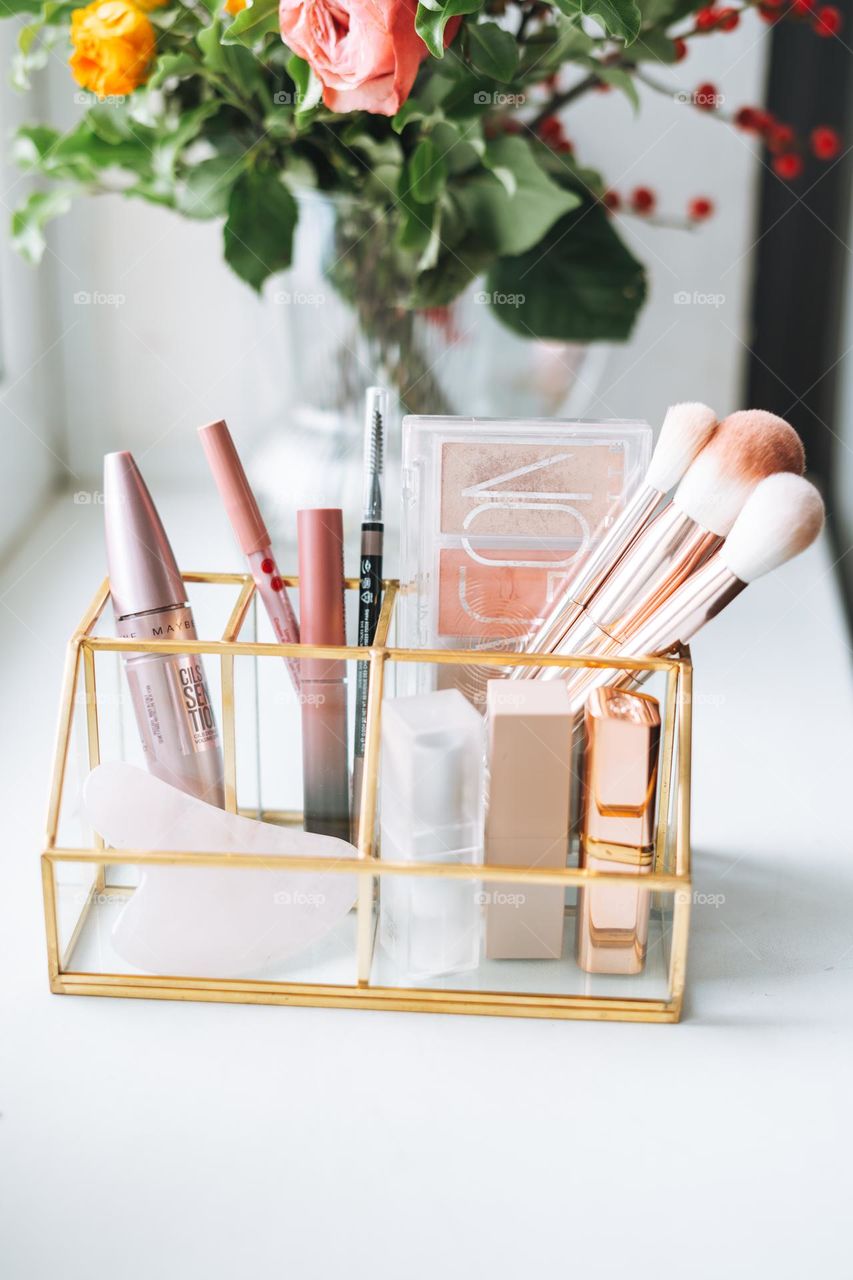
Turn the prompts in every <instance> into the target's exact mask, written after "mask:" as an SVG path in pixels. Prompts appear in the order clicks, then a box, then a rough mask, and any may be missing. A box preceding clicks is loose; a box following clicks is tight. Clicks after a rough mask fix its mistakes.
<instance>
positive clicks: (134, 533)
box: [104, 452, 225, 808]
mask: <svg viewBox="0 0 853 1280" xmlns="http://www.w3.org/2000/svg"><path fill="white" fill-rule="evenodd" d="M104 508H105V517H106V542H107V561H108V564H109V574H110V595H111V598H112V604H113V612H114V613H115V618H116V630H117V633H118V635H119V636H121V637H122V638H123V639H133V640H135V639H140V640H173V639H175V638H176V637H179V636H181V637H185V638H186V639H187V640H195V639H196V638H197V637H196V629H195V623H194V622H193V615H192V611H191V609H190V607H189V604H188V603H187V591H186V587H185V586H184V581H183V579H182V577H181V575H180V572H179V571H178V566H177V564H176V562H175V557H174V554H173V552H172V548H171V546H170V545H169V540H168V538H167V537H166V533H165V530H164V529H163V525H162V523H161V521H160V517H159V515H158V514H157V509H156V507H155V506H154V503H153V501H152V499H151V494H150V493H149V492H148V488H147V486H146V484H145V481H144V480H143V479H142V476H141V475H140V473H139V469H138V468H137V466H136V463H135V462H134V459H133V456H132V454H130V453H126V452H123V453H108V454H107V455H106V457H105V458H104ZM124 670H125V675H126V676H127V682H128V686H129V688H130V696H131V700H132V703H133V710H134V714H135V716H136V723H137V727H138V729H139V736H140V739H141V741H142V750H143V752H144V754H145V762H146V764H147V766H148V769H149V770H150V772H151V773H153V774H154V775H155V777H158V778H161V779H162V780H163V781H164V782H169V783H171V784H172V786H174V787H178V788H179V789H180V790H181V791H185V792H187V794H188V795H192V796H195V797H196V798H197V799H198V800H206V801H207V803H208V804H214V805H218V806H219V807H220V808H222V807H223V806H224V803H225V795H224V788H223V770H222V753H221V751H220V747H219V732H218V730H217V727H216V721H215V719H214V715H213V707H212V706H211V703H210V697H209V695H208V691H207V682H206V680H205V676H204V667H203V664H202V660H201V657H200V656H199V655H198V654H152V653H130V654H128V655H127V656H126V657H125V658H124Z"/></svg>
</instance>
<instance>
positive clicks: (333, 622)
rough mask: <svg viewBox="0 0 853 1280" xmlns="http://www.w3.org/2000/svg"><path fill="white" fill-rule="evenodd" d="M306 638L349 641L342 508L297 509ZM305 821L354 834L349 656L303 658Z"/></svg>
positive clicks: (326, 831)
mask: <svg viewBox="0 0 853 1280" xmlns="http://www.w3.org/2000/svg"><path fill="white" fill-rule="evenodd" d="M296 528H297V537H298V549H299V612H300V615H301V619H302V643H303V644H316V645H344V644H346V626H345V619H344V533H343V516H342V513H341V511H340V509H339V508H323V507H320V508H309V509H307V510H303V511H297V513H296ZM300 666H301V671H300V702H301V704H302V786H303V801H304V805H303V807H304V827H305V830H306V831H315V832H317V833H318V834H320V835H328V836H338V837H339V838H340V839H341V840H349V838H350V817H349V804H350V788H349V765H348V742H347V672H346V662H342V661H341V660H340V659H334V658H332V659H330V658H302V659H300Z"/></svg>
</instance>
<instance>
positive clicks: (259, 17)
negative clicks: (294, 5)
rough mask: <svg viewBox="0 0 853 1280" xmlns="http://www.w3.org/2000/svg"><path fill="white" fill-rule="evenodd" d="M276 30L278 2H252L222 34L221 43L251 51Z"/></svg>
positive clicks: (266, 0)
mask: <svg viewBox="0 0 853 1280" xmlns="http://www.w3.org/2000/svg"><path fill="white" fill-rule="evenodd" d="M278 29H279V27H278V0H252V2H251V4H249V5H248V6H247V8H245V9H241V11H240V12H239V13H238V14H237V16H236V18H235V19H234V21H233V22H231V23H229V25H228V26H227V27H226V28H225V30H224V31H223V32H222V42H223V44H242V45H245V46H246V48H247V49H253V48H254V47H255V46H256V45H257V44H258V43H259V42H260V41H261V40H263V38H264V36H267V35H269V34H270V32H272V31H275V32H277V31H278Z"/></svg>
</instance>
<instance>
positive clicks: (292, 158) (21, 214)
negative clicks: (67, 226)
mask: <svg viewBox="0 0 853 1280" xmlns="http://www.w3.org/2000/svg"><path fill="white" fill-rule="evenodd" d="M3 8H4V10H5V12H6V13H8V14H17V15H23V22H22V25H21V28H20V33H19V39H18V53H17V56H16V60H15V67H14V78H15V81H16V83H17V84H18V85H19V86H22V87H25V86H26V85H27V84H28V82H29V78H30V76H31V75H32V74H33V72H34V71H35V70H37V69H39V68H43V67H44V66H45V65H46V64H47V62H48V60H49V59H50V58H51V57H56V56H60V57H62V58H63V59H65V58H68V62H69V65H70V69H71V74H72V76H73V77H74V80H75V81H76V83H77V85H78V86H79V88H80V93H79V94H78V95H77V97H78V98H79V100H80V105H81V106H82V108H83V110H82V112H81V115H80V118H79V120H78V121H77V123H76V124H75V125H74V126H73V128H71V129H70V130H68V131H66V132H61V131H59V130H57V129H54V128H52V127H50V126H49V125H48V124H43V123H40V124H35V125H31V126H27V127H25V128H22V129H21V130H19V132H18V134H17V137H16V141H15V149H16V156H17V160H18V162H19V163H20V164H21V165H23V166H24V167H25V168H27V169H28V170H30V171H31V172H32V173H33V174H34V175H37V176H38V177H39V178H42V179H48V180H49V183H47V184H44V183H41V184H40V185H38V188H37V189H36V190H34V191H32V192H31V194H30V195H29V197H28V199H27V200H26V202H25V203H24V204H23V206H22V207H21V208H19V209H18V210H17V212H16V213H15V214H14V217H13V235H14V239H15V242H16V244H17V246H18V248H19V249H20V250H21V251H22V252H23V253H24V254H25V255H27V256H28V257H29V258H30V259H32V260H37V259H38V258H39V256H40V255H41V253H42V250H43V247H44V239H43V229H44V226H45V224H46V223H47V221H48V220H49V219H50V218H52V217H54V216H55V215H57V214H59V213H61V212H63V211H64V210H65V209H67V208H68V206H69V204H70V202H71V200H72V199H73V198H74V196H75V194H77V193H100V192H120V193H122V194H123V195H124V196H126V197H133V198H137V199H141V200H146V201H151V202H153V203H155V204H159V205H163V206H166V207H168V208H170V209H173V210H176V211H177V212H178V213H179V214H182V215H183V216H184V217H186V218H196V219H221V220H222V222H223V249H224V255H225V258H226V260H227V262H228V263H229V265H230V266H231V268H232V269H233V270H234V271H235V272H236V273H237V274H238V276H240V277H241V278H242V279H243V280H245V281H246V282H247V283H248V284H249V285H251V286H252V287H253V288H254V289H257V290H260V289H261V287H262V286H263V284H264V282H265V281H266V280H267V278H268V277H269V276H271V275H272V274H273V273H275V272H278V271H281V270H282V269H284V268H286V267H288V265H289V264H290V262H291V256H292V252H293V242H294V230H295V226H296V223H297V218H298V212H299V202H298V199H297V193H298V192H299V191H301V190H304V189H305V188H312V189H314V190H316V191H319V192H323V193H328V194H329V195H330V196H331V197H333V198H334V199H336V200H339V201H340V208H341V209H342V210H343V211H344V213H343V215H342V216H341V218H340V220H339V229H338V237H339V240H338V244H337V246H336V253H335V254H334V261H333V265H332V266H331V267H330V272H329V274H330V279H331V283H332V284H333V286H334V287H335V288H336V289H337V290H338V292H339V293H340V294H341V295H342V296H343V298H345V299H346V300H347V301H348V302H349V303H350V304H351V305H352V306H353V307H355V308H357V309H359V312H360V320H361V322H362V324H363V325H364V327H365V328H366V330H367V331H368V332H370V333H372V334H374V335H375V336H376V337H377V340H379V341H380V342H384V343H386V345H387V343H389V342H391V341H392V339H393V340H394V341H396V342H397V343H399V342H400V341H401V328H400V326H401V325H403V326H404V325H405V323H407V322H408V321H409V320H410V318H411V317H412V316H413V315H416V314H418V313H424V312H425V313H426V314H428V315H433V316H435V315H441V314H443V309H445V308H447V307H449V305H450V304H452V303H453V301H454V299H455V298H457V296H458V295H459V294H461V293H462V292H463V291H464V290H466V288H468V287H469V286H471V285H472V284H473V282H479V285H480V288H481V289H482V290H483V296H484V297H486V298H487V299H488V300H489V302H490V306H491V307H492V309H493V310H494V312H495V313H496V315H497V317H498V318H499V319H500V320H501V321H502V322H503V323H504V324H505V325H507V326H509V328H510V329H512V330H514V331H515V332H516V333H517V334H519V335H522V336H523V337H528V338H530V337H532V338H540V339H542V338H544V339H556V340H562V341H567V342H577V343H587V342H591V341H595V340H611V341H612V340H620V339H625V338H627V337H628V335H629V334H630V332H631V329H632V326H633V324H634V322H635V319H636V317H637V314H638V312H639V311H640V309H641V307H642V305H643V300H644V297H645V292H646V283H645V275H644V269H643V266H642V264H641V263H640V262H639V261H637V259H636V258H635V257H634V255H633V254H632V252H630V250H629V249H628V248H627V246H626V244H625V243H624V241H623V239H622V238H621V236H620V233H619V217H614V214H619V215H620V216H621V215H626V216H637V217H644V218H647V219H654V218H655V216H656V208H655V206H656V197H655V193H654V192H653V191H651V190H650V189H648V188H646V187H639V188H637V189H635V190H634V191H633V192H629V193H618V192H615V191H612V190H610V188H609V186H608V183H607V180H606V177H605V176H604V175H603V174H601V173H600V172H598V171H597V170H596V168H595V167H594V165H593V164H591V163H590V162H589V160H588V159H587V157H585V156H579V155H576V154H575V151H574V148H573V146H572V144H571V142H570V141H569V139H568V138H567V136H566V133H565V114H564V113H565V109H567V108H568V107H570V105H571V104H573V103H574V102H576V101H577V100H578V99H580V98H581V97H583V96H584V95H586V94H589V93H592V92H595V91H605V92H606V91H612V92H617V93H621V94H625V95H626V96H627V97H628V98H629V99H630V100H631V101H632V102H633V103H634V104H635V105H636V103H637V100H638V90H637V85H638V83H643V84H645V85H647V86H649V87H650V88H652V89H657V90H659V91H660V92H662V93H666V94H668V95H669V96H670V97H671V98H673V100H674V106H673V109H674V110H677V109H688V110H696V111H703V112H707V113H711V114H713V115H715V116H716V117H718V118H719V119H720V121H721V122H723V123H726V124H730V125H733V126H735V127H738V128H740V129H743V130H746V131H748V132H750V133H752V134H753V135H755V137H756V139H757V140H758V141H759V142H760V144H761V145H764V146H765V147H767V149H768V152H769V162H770V163H771V164H772V165H773V166H774V168H775V169H776V172H777V173H778V174H779V176H780V177H781V178H783V179H787V180H791V181H795V180H796V179H797V178H798V177H799V176H800V174H801V172H802V170H803V166H804V163H805V162H806V160H808V161H809V162H810V163H811V162H812V161H813V160H817V159H819V160H823V161H826V160H832V159H833V158H834V156H835V155H836V154H837V153H838V151H839V149H840V140H839V138H838V137H837V135H836V134H835V133H834V131H833V130H831V129H829V128H826V127H821V126H817V127H816V129H815V131H814V133H813V134H812V135H811V138H810V139H800V138H798V137H796V136H795V135H794V133H793V131H792V130H791V129H790V128H789V127H788V126H787V125H786V124H785V123H784V122H781V121H778V120H774V119H772V118H771V117H770V116H769V115H768V114H767V113H766V112H765V111H763V110H761V109H760V108H758V107H755V106H744V107H742V108H741V109H740V110H738V111H735V112H728V111H724V110H723V108H722V103H721V98H720V95H719V93H718V91H717V88H716V86H714V85H712V84H707V83H699V84H695V83H694V86H693V87H692V88H690V89H688V90H684V89H682V90H680V91H676V88H675V86H674V85H673V84H671V83H667V82H666V78H665V77H664V79H663V80H662V79H661V76H662V74H663V73H662V70H661V68H666V67H669V66H670V65H672V64H676V63H681V62H683V60H684V59H685V58H686V57H687V55H688V53H689V52H690V51H692V50H693V49H694V46H696V45H700V44H701V42H702V41H703V40H705V39H708V38H716V37H717V36H719V35H723V36H725V34H726V33H728V32H731V31H732V30H733V29H734V28H735V27H737V26H738V24H739V23H740V22H741V21H743V20H744V19H749V20H754V21H762V20H764V21H767V22H776V21H779V20H783V19H784V20H790V21H800V22H803V23H807V24H809V25H810V26H811V27H812V28H813V29H814V32H815V34H816V35H817V36H820V37H829V38H832V37H835V36H837V35H838V33H839V30H840V26H841V19H840V16H839V12H838V10H837V9H835V8H834V7H833V6H831V5H820V4H817V3H816V2H815V0H757V3H755V2H753V0H748V2H747V3H744V4H740V5H738V6H737V7H725V8H720V7H707V6H705V7H702V6H701V4H699V3H697V2H696V0H553V2H551V0H280V2H279V0H252V2H251V3H248V4H247V3H246V0H94V2H93V3H89V4H85V5H84V4H82V3H79V4H78V3H75V0H46V2H45V3H42V0H4V4H3ZM712 208H713V206H712V201H711V199H710V198H709V197H708V196H697V197H696V198H694V200H692V201H691V203H690V205H689V206H688V208H687V209H686V210H685V211H684V214H683V216H681V217H680V218H679V221H680V222H682V223H683V225H684V226H685V227H687V228H690V227H695V226H696V225H697V224H698V223H699V222H701V221H702V220H703V219H704V218H706V217H708V216H709V215H710V213H711V212H712ZM672 221H673V219H672V217H671V216H670V217H669V218H668V219H667V222H668V224H670V225H671V223H672Z"/></svg>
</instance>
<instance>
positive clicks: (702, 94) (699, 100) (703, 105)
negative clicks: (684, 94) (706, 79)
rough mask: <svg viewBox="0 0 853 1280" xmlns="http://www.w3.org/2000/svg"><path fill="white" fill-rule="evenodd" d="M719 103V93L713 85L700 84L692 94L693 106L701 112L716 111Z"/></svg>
mask: <svg viewBox="0 0 853 1280" xmlns="http://www.w3.org/2000/svg"><path fill="white" fill-rule="evenodd" d="M720 101H721V99H720V92H719V90H718V89H717V86H716V85H715V84H710V83H708V84H700V85H699V87H698V88H697V89H696V90H695V91H694V93H693V105H694V107H699V108H700V110H702V111H716V109H717V107H718V106H719V105H720Z"/></svg>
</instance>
